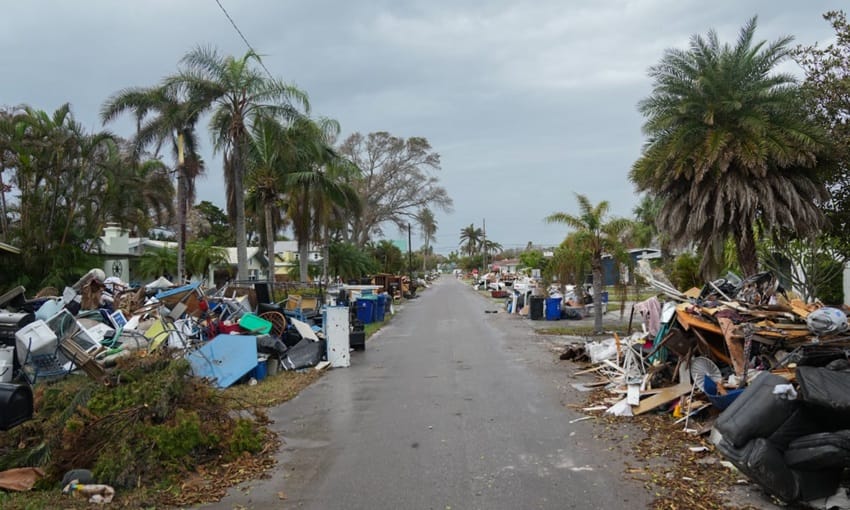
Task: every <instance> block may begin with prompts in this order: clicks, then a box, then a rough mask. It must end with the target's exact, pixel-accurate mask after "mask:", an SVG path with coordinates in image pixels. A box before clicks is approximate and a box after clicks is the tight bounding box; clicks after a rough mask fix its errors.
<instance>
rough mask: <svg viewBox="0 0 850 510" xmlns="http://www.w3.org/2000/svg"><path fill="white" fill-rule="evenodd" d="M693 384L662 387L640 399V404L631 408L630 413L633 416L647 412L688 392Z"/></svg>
mask: <svg viewBox="0 0 850 510" xmlns="http://www.w3.org/2000/svg"><path fill="white" fill-rule="evenodd" d="M692 388H693V386H691V385H690V384H677V385H676V386H669V387H667V388H664V389H663V390H662V391H660V392H658V393H656V394H655V395H653V396H651V397H649V398H647V399H644V400H641V401H640V405H638V406H636V407H633V408H632V414H634V415H635V416H637V415H639V414H643V413H647V412H649V411H652V410H653V409H655V408H657V407H659V406H663V405H664V404H666V403H668V402H670V401H671V400H675V399H677V398H679V397H681V396H682V395H684V394H685V393H690V392H691V389H692Z"/></svg>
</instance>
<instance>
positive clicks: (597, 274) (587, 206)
mask: <svg viewBox="0 0 850 510" xmlns="http://www.w3.org/2000/svg"><path fill="white" fill-rule="evenodd" d="M576 200H578V204H579V211H580V214H579V215H578V216H575V215H572V214H568V213H564V212H556V213H552V214H550V215H549V216H547V217H546V222H547V223H562V224H564V225H566V226H567V227H569V228H571V229H573V230H574V231H575V232H574V237H573V240H574V242H576V243H577V244H579V245H581V246H584V247H585V249H586V250H587V251H588V253H589V254H590V270H591V274H592V275H593V303H594V307H593V313H594V321H593V327H594V329H595V330H596V332H601V331H602V300H601V299H600V296H602V255H603V254H604V253H611V254H613V253H616V252H619V251H622V242H621V238H622V236H623V234H625V233H626V231H627V230H628V229H629V228H630V227H631V225H632V222H631V221H629V220H626V219H622V218H611V219H609V218H607V215H608V210H609V209H610V205H609V204H608V202H606V201H604V200H603V201H602V202H599V203H598V204H596V205H593V204H591V203H590V200H589V199H588V198H587V197H586V196H585V195H580V194H578V193H576Z"/></svg>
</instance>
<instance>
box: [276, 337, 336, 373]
mask: <svg viewBox="0 0 850 510" xmlns="http://www.w3.org/2000/svg"><path fill="white" fill-rule="evenodd" d="M325 350H326V343H325V341H324V340H319V341H318V342H314V341H312V340H308V339H306V338H305V339H303V340H301V341H300V342H298V343H297V344H295V346H294V347H292V348H290V349H289V351H288V352H287V353H286V356H285V357H284V358H283V359H282V360H281V366H282V367H283V369H284V370H298V369H299V368H307V367H314V366H316V365H317V364H318V363H319V361H321V360H322V356H323V355H324V353H325Z"/></svg>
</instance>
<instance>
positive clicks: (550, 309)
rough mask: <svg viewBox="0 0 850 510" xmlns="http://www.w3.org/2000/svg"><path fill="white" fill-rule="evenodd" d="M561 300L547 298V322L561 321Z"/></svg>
mask: <svg viewBox="0 0 850 510" xmlns="http://www.w3.org/2000/svg"><path fill="white" fill-rule="evenodd" d="M561 299H562V298H559V297H554V298H546V320H547V321H557V320H560V319H561Z"/></svg>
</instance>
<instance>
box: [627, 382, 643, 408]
mask: <svg viewBox="0 0 850 510" xmlns="http://www.w3.org/2000/svg"><path fill="white" fill-rule="evenodd" d="M626 401H627V402H628V403H629V405H630V406H636V405H639V404H640V385H639V384H630V385H629V386H628V389H627V390H626Z"/></svg>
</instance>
